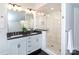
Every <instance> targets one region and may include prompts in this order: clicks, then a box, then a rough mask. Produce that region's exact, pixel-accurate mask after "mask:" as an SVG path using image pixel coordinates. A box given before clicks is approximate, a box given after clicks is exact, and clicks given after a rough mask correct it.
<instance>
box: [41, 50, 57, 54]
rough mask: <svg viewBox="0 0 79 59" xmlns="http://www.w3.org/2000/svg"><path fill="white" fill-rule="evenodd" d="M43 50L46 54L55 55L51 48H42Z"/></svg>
mask: <svg viewBox="0 0 79 59" xmlns="http://www.w3.org/2000/svg"><path fill="white" fill-rule="evenodd" d="M42 50H43V51H45V52H46V53H47V54H49V55H56V54H55V53H53V52H52V51H51V50H49V49H42Z"/></svg>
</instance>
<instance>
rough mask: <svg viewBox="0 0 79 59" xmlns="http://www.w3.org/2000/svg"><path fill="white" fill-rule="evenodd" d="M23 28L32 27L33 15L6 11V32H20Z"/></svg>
mask: <svg viewBox="0 0 79 59" xmlns="http://www.w3.org/2000/svg"><path fill="white" fill-rule="evenodd" d="M23 27H25V28H27V29H29V28H32V27H33V15H32V14H26V13H25V11H14V10H8V32H18V31H22V28H23Z"/></svg>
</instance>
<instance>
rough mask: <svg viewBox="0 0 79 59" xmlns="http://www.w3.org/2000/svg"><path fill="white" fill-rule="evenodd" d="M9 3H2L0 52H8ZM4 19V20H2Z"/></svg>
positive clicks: (0, 7) (0, 5)
mask: <svg viewBox="0 0 79 59" xmlns="http://www.w3.org/2000/svg"><path fill="white" fill-rule="evenodd" d="M6 6H7V4H4V3H0V25H1V26H0V54H7V8H6ZM1 20H3V21H1Z"/></svg>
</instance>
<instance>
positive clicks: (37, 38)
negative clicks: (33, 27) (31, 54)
mask: <svg viewBox="0 0 79 59" xmlns="http://www.w3.org/2000/svg"><path fill="white" fill-rule="evenodd" d="M32 38H33V39H32V40H33V42H32V44H33V51H36V50H38V49H40V48H41V35H35V36H33V37H32Z"/></svg>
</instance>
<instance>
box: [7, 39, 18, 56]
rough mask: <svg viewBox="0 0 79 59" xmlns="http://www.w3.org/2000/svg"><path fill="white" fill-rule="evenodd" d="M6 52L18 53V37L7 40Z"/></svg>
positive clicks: (10, 53)
mask: <svg viewBox="0 0 79 59" xmlns="http://www.w3.org/2000/svg"><path fill="white" fill-rule="evenodd" d="M8 54H9V55H18V39H12V40H8Z"/></svg>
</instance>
